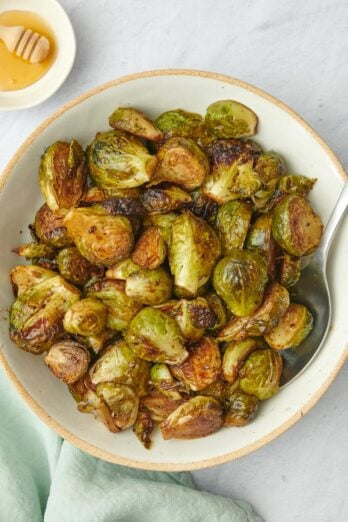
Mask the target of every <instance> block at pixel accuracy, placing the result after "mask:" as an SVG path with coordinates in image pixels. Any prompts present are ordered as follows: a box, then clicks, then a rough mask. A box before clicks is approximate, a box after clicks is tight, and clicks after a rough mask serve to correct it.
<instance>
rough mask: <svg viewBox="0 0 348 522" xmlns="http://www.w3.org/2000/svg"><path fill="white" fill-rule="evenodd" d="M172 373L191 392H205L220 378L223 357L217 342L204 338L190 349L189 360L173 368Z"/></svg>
mask: <svg viewBox="0 0 348 522" xmlns="http://www.w3.org/2000/svg"><path fill="white" fill-rule="evenodd" d="M171 371H172V374H173V375H174V377H175V378H176V379H178V380H179V381H181V382H183V383H184V384H187V385H188V386H189V387H190V389H191V390H193V391H198V390H203V389H204V388H206V386H208V385H209V384H212V383H213V382H214V381H216V380H217V379H218V378H219V376H220V372H221V357H220V352H219V347H218V344H217V342H216V341H215V340H214V339H213V338H212V337H204V338H203V339H201V340H200V341H198V342H197V343H196V344H194V345H193V346H191V347H190V349H189V356H188V357H187V359H186V360H185V361H184V362H182V363H181V364H179V365H175V366H172V367H171Z"/></svg>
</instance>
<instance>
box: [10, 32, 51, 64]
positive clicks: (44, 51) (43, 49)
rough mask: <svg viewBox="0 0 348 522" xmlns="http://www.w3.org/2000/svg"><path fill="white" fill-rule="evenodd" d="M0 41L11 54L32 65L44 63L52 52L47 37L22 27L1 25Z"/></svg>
mask: <svg viewBox="0 0 348 522" xmlns="http://www.w3.org/2000/svg"><path fill="white" fill-rule="evenodd" d="M0 39H1V40H2V41H3V42H4V44H5V45H6V47H7V49H8V50H9V51H10V52H11V53H15V54H16V55H17V56H19V57H20V58H23V60H27V61H28V62H30V63H39V62H43V61H44V60H46V58H47V56H48V53H49V52H50V43H49V41H48V40H47V38H46V37H45V36H42V35H40V34H39V33H34V32H33V31H32V30H31V29H26V28H25V27H23V26H21V25H18V26H7V25H0Z"/></svg>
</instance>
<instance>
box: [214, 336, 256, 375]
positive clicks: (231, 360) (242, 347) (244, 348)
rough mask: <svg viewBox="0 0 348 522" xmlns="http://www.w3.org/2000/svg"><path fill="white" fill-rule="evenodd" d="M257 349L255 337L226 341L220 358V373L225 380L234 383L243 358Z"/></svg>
mask: <svg viewBox="0 0 348 522" xmlns="http://www.w3.org/2000/svg"><path fill="white" fill-rule="evenodd" d="M256 349H257V342H256V340H255V339H245V341H241V342H239V343H228V344H227V346H226V347H225V351H224V355H223V359H222V373H223V376H224V379H225V380H226V381H227V382H230V383H234V382H235V381H236V380H237V378H238V372H239V369H240V367H241V366H242V364H243V362H244V361H245V359H246V358H247V357H248V355H250V354H251V352H253V351H255V350H256Z"/></svg>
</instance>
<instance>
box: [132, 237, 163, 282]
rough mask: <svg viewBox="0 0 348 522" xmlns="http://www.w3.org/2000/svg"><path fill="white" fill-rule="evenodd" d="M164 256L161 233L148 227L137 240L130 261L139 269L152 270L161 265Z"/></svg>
mask: <svg viewBox="0 0 348 522" xmlns="http://www.w3.org/2000/svg"><path fill="white" fill-rule="evenodd" d="M166 254H167V247H166V244H165V241H164V239H163V237H162V235H161V233H160V232H159V230H158V229H157V228H156V227H149V228H147V229H146V230H145V231H144V232H143V234H142V235H141V236H140V238H139V239H138V241H137V244H136V245H135V249H134V250H133V253H132V261H133V262H134V263H136V264H137V265H138V266H139V267H141V268H150V269H154V268H158V267H159V266H160V265H161V264H162V263H163V261H164V260H165V257H166ZM130 275H131V274H130Z"/></svg>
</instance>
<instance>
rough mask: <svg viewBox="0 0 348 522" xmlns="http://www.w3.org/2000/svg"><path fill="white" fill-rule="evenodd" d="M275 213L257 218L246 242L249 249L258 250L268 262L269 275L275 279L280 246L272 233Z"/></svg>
mask: <svg viewBox="0 0 348 522" xmlns="http://www.w3.org/2000/svg"><path fill="white" fill-rule="evenodd" d="M272 220H273V215H272V214H270V213H268V214H263V215H261V216H259V217H258V218H256V220H255V221H254V223H253V224H252V225H251V227H250V228H249V232H248V236H247V238H246V242H245V248H246V249H247V250H253V251H256V252H258V253H259V254H260V255H261V256H262V257H263V258H264V259H265V261H266V263H267V270H268V277H269V279H271V280H273V279H275V276H276V263H277V259H278V256H279V247H278V245H277V244H276V243H275V241H274V239H273V235H272Z"/></svg>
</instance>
